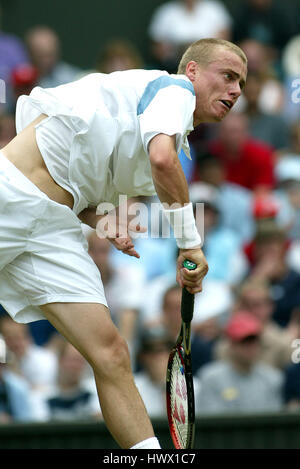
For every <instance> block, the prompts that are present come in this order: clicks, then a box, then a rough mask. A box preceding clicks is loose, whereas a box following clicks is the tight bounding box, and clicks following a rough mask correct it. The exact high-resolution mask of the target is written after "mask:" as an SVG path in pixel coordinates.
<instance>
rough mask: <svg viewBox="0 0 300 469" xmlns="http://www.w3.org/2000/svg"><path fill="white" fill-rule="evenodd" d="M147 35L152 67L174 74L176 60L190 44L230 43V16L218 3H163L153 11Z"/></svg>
mask: <svg viewBox="0 0 300 469" xmlns="http://www.w3.org/2000/svg"><path fill="white" fill-rule="evenodd" d="M149 36H150V39H151V41H152V46H151V50H152V56H153V58H154V61H155V66H157V67H158V68H161V69H164V70H167V71H168V72H169V73H176V71H177V65H176V64H177V63H178V57H180V55H182V53H183V51H184V49H185V48H186V47H187V46H188V45H189V44H190V43H192V42H194V41H197V40H198V39H201V38H205V37H215V38H221V39H227V40H230V36H231V17H230V15H229V13H228V11H227V10H226V8H225V6H224V5H223V3H221V2H219V1H217V0H209V1H208V0H179V1H171V2H166V3H165V4H163V5H161V6H159V7H158V8H157V10H155V11H154V14H153V17H152V20H151V23H150V27H149Z"/></svg>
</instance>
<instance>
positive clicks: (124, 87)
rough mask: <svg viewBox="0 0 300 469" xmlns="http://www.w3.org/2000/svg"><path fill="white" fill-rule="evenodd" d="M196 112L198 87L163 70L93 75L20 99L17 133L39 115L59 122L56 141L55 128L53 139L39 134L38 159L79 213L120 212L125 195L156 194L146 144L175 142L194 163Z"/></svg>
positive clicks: (178, 150) (35, 92)
mask: <svg viewBox="0 0 300 469" xmlns="http://www.w3.org/2000/svg"><path fill="white" fill-rule="evenodd" d="M195 105H196V98H195V92H194V88H193V85H192V82H191V81H190V80H189V79H188V78H187V77H186V76H185V75H169V74H168V73H167V72H163V71H159V70H129V71H122V72H114V73H111V74H100V73H93V74H90V75H87V76H85V77H83V78H81V79H80V80H77V81H75V82H72V83H69V84H66V85H61V86H58V87H56V88H48V89H43V88H40V87H36V88H34V89H33V91H32V92H31V94H30V96H21V97H20V98H19V100H18V103H17V112H16V127H17V132H20V131H21V130H22V129H24V128H25V127H26V126H27V125H29V124H30V122H32V121H33V120H34V119H35V118H36V117H38V116H39V115H40V114H41V113H43V114H47V115H48V116H50V118H52V117H56V119H52V122H53V124H54V123H55V122H57V126H58V127H57V132H56V136H55V132H54V133H53V134H51V126H49V129H48V134H47V133H45V132H44V133H43V132H42V136H41V142H42V143H43V145H44V147H45V152H43V151H42V150H41V153H42V155H43V158H44V160H45V164H46V165H47V167H48V169H49V172H50V174H51V176H52V177H53V179H54V180H55V181H56V182H57V183H58V184H59V185H61V186H62V187H65V188H67V189H68V190H69V191H70V192H71V193H72V194H73V197H74V207H73V210H74V212H75V213H76V214H78V213H80V212H81V211H82V210H83V209H84V208H86V207H88V206H89V205H91V206H97V205H99V204H100V203H101V202H110V203H113V204H115V205H118V199H119V195H120V194H125V195H128V196H129V197H131V196H137V195H152V194H154V193H155V188H154V184H153V180H152V174H151V166H150V161H149V155H148V145H149V142H150V140H151V139H152V138H153V137H154V136H155V135H157V134H160V133H163V134H167V135H176V149H177V152H178V153H179V152H180V150H181V148H183V150H184V151H185V153H186V154H187V156H188V157H190V156H189V147H188V141H187V135H188V134H189V133H190V131H192V130H193V113H194V110H195ZM57 118H59V119H57ZM50 121H51V119H49V123H50ZM43 122H45V121H42V123H41V126H42V127H41V128H42V129H43ZM59 123H61V124H59ZM60 125H63V127H64V129H67V131H68V132H67V133H66V132H65V131H64V130H63V129H60V128H59V126H60ZM37 127H38V128H39V125H38V126H37ZM44 127H45V129H47V125H46V124H45V126H44ZM37 135H38V134H37ZM42 143H41V144H42Z"/></svg>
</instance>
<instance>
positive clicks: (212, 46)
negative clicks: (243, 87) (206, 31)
mask: <svg viewBox="0 0 300 469" xmlns="http://www.w3.org/2000/svg"><path fill="white" fill-rule="evenodd" d="M220 48H223V49H227V50H229V51H231V52H234V53H235V54H236V55H238V56H239V57H240V58H241V59H242V61H243V62H244V63H245V64H246V65H247V63H248V60H247V57H246V55H245V53H244V52H243V51H242V49H240V47H238V46H237V45H236V44H233V42H229V41H225V40H224V39H215V38H208V39H200V40H199V41H196V42H193V44H191V45H190V46H189V47H188V48H187V50H186V51H185V53H184V54H183V56H182V58H181V60H180V62H179V66H178V71H177V73H178V74H180V75H184V74H185V71H186V66H187V64H188V63H189V62H190V61H191V60H194V62H197V64H198V65H200V66H205V65H208V64H209V63H211V62H213V61H214V60H215V59H216V52H217V51H218V49H220Z"/></svg>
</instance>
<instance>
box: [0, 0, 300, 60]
mask: <svg viewBox="0 0 300 469" xmlns="http://www.w3.org/2000/svg"><path fill="white" fill-rule="evenodd" d="M245 1H246V0H225V1H224V3H225V4H226V5H227V7H228V8H229V10H230V11H233V10H234V8H235V6H236V5H237V4H238V3H241V2H245ZM162 3H165V2H164V1H163V0H127V1H125V0H0V5H1V6H2V10H3V18H2V27H3V29H4V31H6V32H12V33H15V34H17V35H18V36H20V37H23V35H24V32H25V31H26V30H27V29H28V28H30V27H32V26H34V25H36V24H47V25H49V26H50V27H52V28H54V29H55V30H56V31H57V32H58V34H59V36H60V38H61V40H62V44H63V55H64V58H65V60H67V61H68V62H71V63H73V64H75V65H79V66H81V67H83V68H91V67H93V66H94V64H95V59H96V57H97V55H98V52H99V50H100V48H101V46H102V45H103V44H104V43H105V42H106V41H108V40H109V39H111V38H114V37H121V38H127V39H129V40H131V41H133V42H134V44H135V45H136V46H137V47H138V49H139V51H140V52H141V53H142V54H143V56H144V57H145V58H146V60H149V56H148V49H149V48H148V37H147V29H148V26H149V21H150V18H151V16H152V13H153V11H154V10H155V8H156V7H157V6H158V5H161V4H162ZM285 4H286V6H287V8H288V9H291V11H293V9H294V11H296V10H295V9H296V5H297V4H298V5H299V0H285ZM291 14H293V13H291Z"/></svg>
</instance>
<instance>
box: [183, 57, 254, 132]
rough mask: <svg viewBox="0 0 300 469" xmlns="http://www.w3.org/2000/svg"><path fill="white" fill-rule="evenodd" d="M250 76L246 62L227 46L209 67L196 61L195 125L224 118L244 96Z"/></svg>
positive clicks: (194, 76)
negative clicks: (248, 76) (244, 89)
mask: <svg viewBox="0 0 300 469" xmlns="http://www.w3.org/2000/svg"><path fill="white" fill-rule="evenodd" d="M192 68H193V67H192ZM188 76H189V75H188ZM246 76H247V67H246V65H245V63H244V62H243V61H242V59H241V58H240V57H239V56H238V55H236V54H235V53H234V52H231V51H229V50H226V49H220V51H219V52H218V53H217V54H216V59H215V60H214V61H213V62H211V63H210V64H209V65H206V66H205V67H200V66H199V65H197V64H195V66H194V71H193V74H192V75H191V77H192V78H190V76H189V78H190V79H191V80H192V82H193V85H194V89H195V93H196V109H195V112H194V125H195V126H196V125H198V124H200V123H201V122H219V121H221V120H222V119H223V118H224V117H225V116H226V115H227V114H228V112H229V111H230V109H231V108H232V107H233V105H234V104H235V103H236V101H237V99H238V98H239V96H240V95H241V93H242V89H243V87H244V85H245V81H246Z"/></svg>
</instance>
